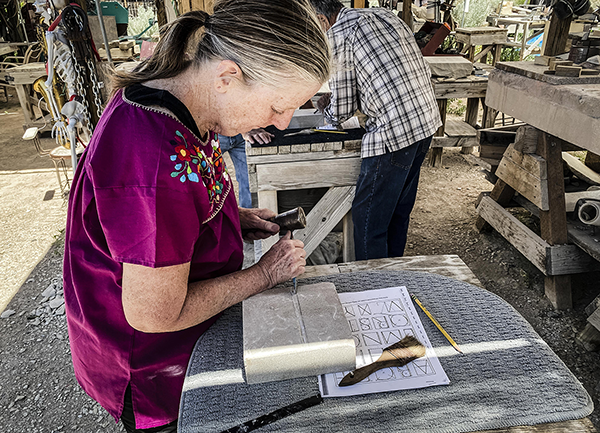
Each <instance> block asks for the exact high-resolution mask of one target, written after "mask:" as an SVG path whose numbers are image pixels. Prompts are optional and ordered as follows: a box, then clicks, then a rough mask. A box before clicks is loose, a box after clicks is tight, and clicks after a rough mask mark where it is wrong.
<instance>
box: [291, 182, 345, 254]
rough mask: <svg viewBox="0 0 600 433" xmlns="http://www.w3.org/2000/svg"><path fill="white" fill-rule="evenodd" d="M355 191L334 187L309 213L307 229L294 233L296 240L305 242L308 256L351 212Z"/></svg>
mask: <svg viewBox="0 0 600 433" xmlns="http://www.w3.org/2000/svg"><path fill="white" fill-rule="evenodd" d="M355 191H356V187H354V186H343V187H332V188H330V189H329V191H327V192H326V193H325V195H324V196H323V197H322V198H321V200H319V201H318V202H317V204H316V205H315V207H313V208H312V210H311V211H310V212H309V213H308V215H307V216H306V228H304V229H301V230H296V231H295V232H294V238H295V239H300V240H301V241H302V242H304V250H305V251H306V255H307V256H309V255H310V254H311V253H312V252H313V251H314V250H315V249H316V248H317V247H318V246H319V244H320V243H321V242H322V241H323V239H325V236H327V235H328V234H329V232H331V230H333V228H334V227H335V226H336V225H337V224H338V223H339V222H340V221H341V220H342V218H344V216H345V215H346V214H347V213H348V212H349V211H350V209H351V208H352V200H354V192H355Z"/></svg>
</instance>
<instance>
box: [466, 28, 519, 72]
mask: <svg viewBox="0 0 600 433" xmlns="http://www.w3.org/2000/svg"><path fill="white" fill-rule="evenodd" d="M507 35H508V29H501V28H499V27H470V28H458V29H456V42H458V43H460V44H463V46H462V49H461V53H468V55H469V57H468V59H469V60H470V61H471V62H477V61H481V63H487V57H488V54H489V53H490V52H491V53H492V65H495V64H496V62H497V61H499V60H500V54H501V52H502V47H503V46H504V43H505V42H506V38H507ZM478 46H481V51H480V52H479V53H478V54H477V55H475V48H476V47H478Z"/></svg>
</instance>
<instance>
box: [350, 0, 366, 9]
mask: <svg viewBox="0 0 600 433" xmlns="http://www.w3.org/2000/svg"><path fill="white" fill-rule="evenodd" d="M365 4H366V0H352V7H353V8H356V9H359V8H364V7H365Z"/></svg>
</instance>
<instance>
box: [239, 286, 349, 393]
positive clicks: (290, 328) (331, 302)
mask: <svg viewBox="0 0 600 433" xmlns="http://www.w3.org/2000/svg"><path fill="white" fill-rule="evenodd" d="M242 310H243V328H244V370H245V374H246V382H247V383H249V384H253V383H262V382H271V381H276V380H285V379H292V378H295V377H304V376H318V375H320V374H326V373H334V372H339V371H348V370H354V369H355V368H356V349H355V344H354V339H353V338H352V334H351V332H350V326H349V324H348V321H347V319H346V317H345V315H344V310H343V307H342V304H341V303H340V299H339V297H338V294H337V292H336V290H335V286H334V285H333V284H332V283H319V284H310V285H304V284H302V283H300V284H299V285H298V291H297V294H296V295H292V294H291V292H290V289H289V287H286V288H274V289H271V290H267V291H265V292H262V293H259V294H258V295H254V296H252V297H250V298H248V299H246V300H245V301H244V302H243V304H242Z"/></svg>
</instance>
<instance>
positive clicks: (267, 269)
mask: <svg viewBox="0 0 600 433" xmlns="http://www.w3.org/2000/svg"><path fill="white" fill-rule="evenodd" d="M257 266H259V267H260V268H261V270H262V271H263V273H264V275H265V278H266V279H267V281H268V282H269V288H271V287H273V286H276V285H277V284H279V283H283V282H284V281H288V280H290V279H292V278H294V277H297V276H298V275H301V274H303V273H304V271H305V266H306V251H304V242H302V241H301V240H299V239H291V232H289V231H288V233H286V234H285V236H282V237H281V239H279V241H278V242H277V243H276V244H275V245H273V246H272V247H271V249H270V250H269V251H267V252H266V253H265V254H264V255H263V256H262V257H261V258H260V260H259V261H258V263H257Z"/></svg>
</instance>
